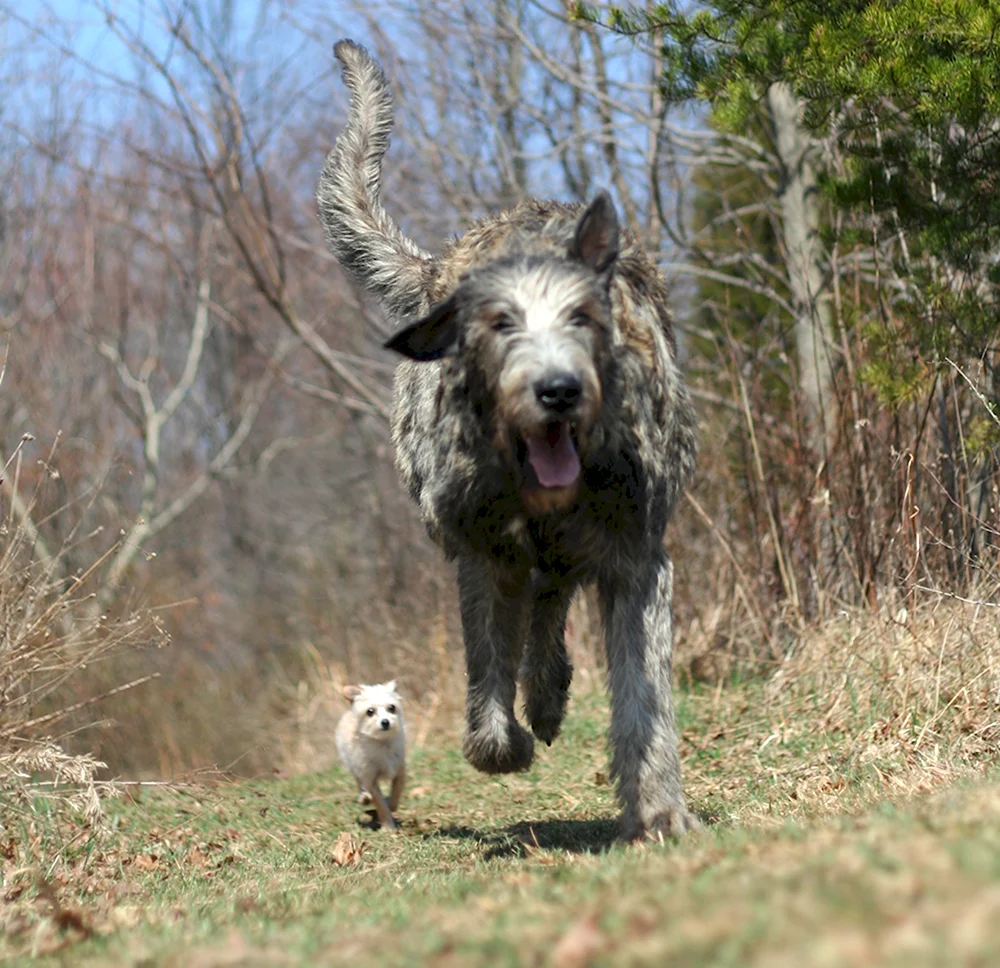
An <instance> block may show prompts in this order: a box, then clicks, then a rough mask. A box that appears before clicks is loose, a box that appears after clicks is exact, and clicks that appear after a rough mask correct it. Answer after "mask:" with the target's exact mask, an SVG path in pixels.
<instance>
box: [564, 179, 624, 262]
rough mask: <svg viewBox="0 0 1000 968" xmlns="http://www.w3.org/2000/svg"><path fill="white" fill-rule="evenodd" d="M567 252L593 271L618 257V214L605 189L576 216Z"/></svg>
mask: <svg viewBox="0 0 1000 968" xmlns="http://www.w3.org/2000/svg"><path fill="white" fill-rule="evenodd" d="M569 254H570V257H571V258H573V259H579V260H580V261H581V262H583V263H585V264H586V265H588V266H590V268H591V269H593V270H594V272H597V273H601V272H604V271H605V270H606V269H608V268H609V267H610V266H611V265H612V264H613V263H614V261H615V259H616V258H617V257H618V213H617V212H616V211H615V204H614V202H612V201H611V196H610V195H609V194H608V193H607V192H601V193H600V194H598V196H597V197H596V198H595V199H594V200H593V201H592V202H591V203H590V204H589V205H588V206H587V210H586V211H585V212H584V213H583V215H581V216H580V221H579V222H577V223H576V235H574V236H573V242H572V243H571V244H570V247H569Z"/></svg>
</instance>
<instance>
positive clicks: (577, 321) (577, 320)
mask: <svg viewBox="0 0 1000 968" xmlns="http://www.w3.org/2000/svg"><path fill="white" fill-rule="evenodd" d="M593 323H594V320H593V319H592V318H591V317H590V316H588V315H587V314H586V313H574V314H573V317H572V318H571V319H570V325H571V326H592V325H593Z"/></svg>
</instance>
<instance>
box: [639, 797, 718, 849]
mask: <svg viewBox="0 0 1000 968" xmlns="http://www.w3.org/2000/svg"><path fill="white" fill-rule="evenodd" d="M700 828H701V821H700V820H698V818H697V817H696V816H695V815H694V813H692V812H691V811H690V810H688V808H687V807H686V806H684V804H676V805H674V806H672V807H667V808H666V809H664V810H658V811H657V812H656V813H654V814H653V815H652V817H650V818H649V819H648V820H646V821H645V822H644V821H642V820H641V819H639V818H638V817H636V816H633V815H629V814H626V815H624V816H623V817H622V824H621V839H622V840H624V841H626V842H627V843H633V842H635V841H640V840H645V841H648V842H652V843H661V844H662V843H666V842H667V841H668V840H678V839H679V838H681V837H683V836H684V834H687V833H690V832H691V831H694V830H699V829H700Z"/></svg>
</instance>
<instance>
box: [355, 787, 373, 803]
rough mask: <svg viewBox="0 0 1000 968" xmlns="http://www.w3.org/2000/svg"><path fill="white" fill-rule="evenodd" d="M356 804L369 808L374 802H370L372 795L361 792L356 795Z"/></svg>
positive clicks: (364, 791)
mask: <svg viewBox="0 0 1000 968" xmlns="http://www.w3.org/2000/svg"><path fill="white" fill-rule="evenodd" d="M358 803H359V804H361V806H362V807H370V806H371V805H372V803H374V801H373V800H372V795H371V794H370V793H368V792H367V791H366V790H362V791H361V792H360V793H359V794H358Z"/></svg>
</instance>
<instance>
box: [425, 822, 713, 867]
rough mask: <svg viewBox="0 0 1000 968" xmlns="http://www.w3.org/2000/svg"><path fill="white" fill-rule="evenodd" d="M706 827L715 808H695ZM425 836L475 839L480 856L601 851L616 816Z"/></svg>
mask: <svg viewBox="0 0 1000 968" xmlns="http://www.w3.org/2000/svg"><path fill="white" fill-rule="evenodd" d="M696 812H697V815H698V819H699V820H700V821H701V822H702V824H704V825H705V826H706V827H710V826H714V825H715V824H717V823H719V822H720V820H721V819H722V818H721V817H720V816H719V814H717V813H715V812H714V811H707V810H698V811H696ZM424 836H425V837H444V838H447V839H450V840H474V841H477V842H478V843H480V844H482V845H483V846H484V847H485V848H486V852H485V853H484V855H483V857H484V859H485V860H493V859H494V858H501V857H527V856H528V854H530V853H531V851H533V850H565V851H569V852H570V853H574V854H603V853H604V852H605V851H606V850H607V849H608V848H609V847H611V846H613V845H614V844H616V843H618V842H619V841H618V821H617V820H537V821H523V822H522V823H515V824H511V825H510V826H509V827H504V828H503V829H502V830H491V831H485V830H477V829H476V828H475V827H459V826H453V827H442V828H440V829H439V830H435V831H434V832H433V833H426V834H424Z"/></svg>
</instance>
